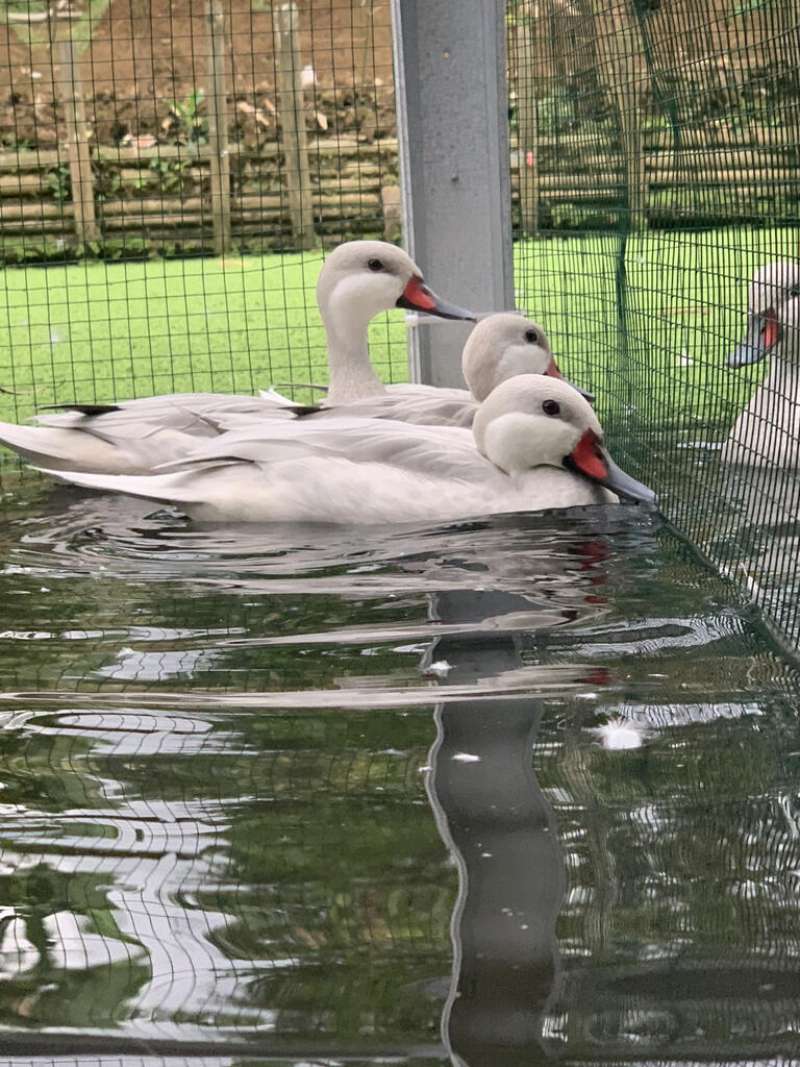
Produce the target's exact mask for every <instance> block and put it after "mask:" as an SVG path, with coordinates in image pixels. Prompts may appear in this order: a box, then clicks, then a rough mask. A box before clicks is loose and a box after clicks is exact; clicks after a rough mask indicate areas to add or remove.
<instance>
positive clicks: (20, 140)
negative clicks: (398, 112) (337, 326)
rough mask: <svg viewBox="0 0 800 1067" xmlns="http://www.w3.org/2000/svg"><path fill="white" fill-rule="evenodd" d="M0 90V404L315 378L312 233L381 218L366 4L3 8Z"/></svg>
mask: <svg viewBox="0 0 800 1067" xmlns="http://www.w3.org/2000/svg"><path fill="white" fill-rule="evenodd" d="M0 93H1V94H2V97H3V100H4V107H3V109H2V113H1V114H0V263H2V265H3V267H4V268H5V269H4V270H3V272H2V276H1V277H2V280H1V281H0V324H1V325H2V330H1V331H0V386H2V387H3V389H4V390H8V392H5V393H4V394H3V395H2V397H0V417H2V418H8V419H12V418H13V419H20V418H22V417H24V416H26V415H28V414H30V413H31V412H32V411H33V410H34V409H35V408H36V407H37V406H41V405H43V404H47V403H54V402H65V401H66V402H69V401H74V400H82V401H85V402H95V401H103V400H113V399H121V398H125V397H132V396H145V395H151V394H153V393H159V392H174V391H182V390H202V389H211V390H218V391H237V390H239V391H246V392H252V391H253V390H254V389H256V388H258V387H260V386H261V387H263V386H266V385H268V384H270V383H271V382H273V383H274V382H290V381H297V382H309V381H319V380H320V379H321V378H322V377H323V373H324V371H325V343H324V335H323V333H322V330H321V327H320V326H319V323H318V317H317V315H316V310H315V304H314V294H313V286H314V282H315V279H316V275H317V272H318V270H319V266H320V263H321V258H322V250H323V248H324V247H329V246H331V245H335V244H337V243H339V242H340V241H342V240H346V239H348V238H352V237H368V236H374V237H384V236H388V237H395V236H397V235H398V233H399V189H398V185H397V150H396V139H395V136H394V134H395V121H394V95H393V79H392V56H391V28H390V18H389V5H388V0H352V2H351V0H308V2H306V3H301V4H296V3H294V2H281V3H275V4H272V5H270V4H267V3H257V2H254V3H250V2H249V0H247V2H244V0H232V2H231V3H227V2H223V0H182V2H180V3H166V2H163V0H153V2H151V0H139V2H136V0H134V2H131V3H119V2H110V3H109V2H105V3H103V2H98V0H91V3H88V4H72V3H65V4H59V5H57V6H56V7H51V6H48V5H47V4H46V3H36V2H31V3H20V4H9V5H7V7H4V11H3V13H2V18H0ZM60 264H63V265H60ZM12 267H14V268H17V269H12ZM43 267H46V268H48V269H47V270H42V269H41V268H43ZM373 358H374V359H375V361H376V364H377V365H378V366H379V368H380V371H381V373H382V374H383V375H384V377H386V378H387V379H392V378H396V377H398V376H400V375H402V374H403V373H404V372H405V353H404V345H403V336H402V331H400V332H399V333H398V331H397V328H395V329H394V330H392V329H390V327H389V326H388V325H387V324H386V323H382V324H378V325H376V326H374V327H373Z"/></svg>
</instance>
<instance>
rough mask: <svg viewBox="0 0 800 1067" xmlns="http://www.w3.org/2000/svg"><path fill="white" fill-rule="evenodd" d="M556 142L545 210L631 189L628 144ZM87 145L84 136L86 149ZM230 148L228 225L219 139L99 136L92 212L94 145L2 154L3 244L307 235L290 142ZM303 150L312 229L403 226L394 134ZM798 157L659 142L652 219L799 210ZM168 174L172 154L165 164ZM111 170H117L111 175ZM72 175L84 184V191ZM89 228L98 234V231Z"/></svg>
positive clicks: (597, 202)
mask: <svg viewBox="0 0 800 1067" xmlns="http://www.w3.org/2000/svg"><path fill="white" fill-rule="evenodd" d="M210 2H211V0H209V3H210ZM215 2H216V0H215ZM557 147H558V142H557V141H555V140H553V139H550V140H544V139H543V140H540V142H539V151H540V161H539V180H538V182H537V196H538V198H539V203H540V205H541V210H542V211H545V212H547V211H550V210H552V209H553V208H554V207H559V206H560V205H565V206H568V205H574V206H575V208H576V211H577V212H578V213H579V214H578V215H577V216H576V215H573V216H571V217H570V222H568V223H567V224H566V225H570V224H571V225H575V220H576V219H577V222H578V224H579V223H580V219H581V218H583V217H585V213H586V212H587V211H589V212H590V211H592V210H593V209H595V208H596V209H598V210H599V211H601V212H606V213H608V212H610V211H613V212H618V211H619V209H620V205H621V204H622V203H623V202H624V200H625V192H626V189H625V181H626V175H625V167H624V161H623V160H622V158H621V156H620V155H619V154H617V155H614V154H613V153H611V152H605V153H602V152H600V150H599V149H600V147H602V146H598V144H597V142H596V141H595V142H593V143H592V144H591V145H590V144H589V143H588V142H587V144H586V145H585V150H584V153H583V154H582V155H579V156H577V158H576V156H575V153H574V152H573V151H572V149H573V147H574V146H573V144H572V142H568V143H567V145H566V148H565V150H564V151H562V152H561V153H560V155H557V154H556V149H557ZM88 148H89V145H88V143H87V144H86V149H87V151H88ZM227 152H228V156H227V162H228V169H229V171H230V180H231V186H230V194H229V196H228V197H227V203H228V210H227V213H226V217H225V221H224V224H223V223H221V220H220V215H219V212H218V211H216V210H215V205H216V204H217V202H218V199H217V198H215V194H214V184H213V182H212V181H211V173H212V166H213V165H214V159H215V158H216V159H219V150H218V148H215V146H214V145H211V144H204V145H157V146H155V147H153V148H149V149H143V148H115V147H113V146H99V147H93V149H92V151H91V154H90V156H88V159H89V162H90V165H91V166H93V167H94V174H93V182H94V188H93V194H94V195H93V196H92V198H91V203H92V207H93V209H94V215H93V216H92V215H91V213H90V212H89V210H87V206H86V205H87V201H86V198H85V197H84V196H82V195H80V194H82V193H83V191H84V190H85V188H86V184H87V183H86V181H85V180H83V179H82V180H81V181H79V182H78V181H77V179H76V178H75V173H76V171H77V169H78V167H80V168H81V169H80V173H81V175H83V174H84V173H85V168H86V158H87V157H84V159H83V161H82V162H80V161H79V162H78V163H75V158H76V157H75V156H72V157H68V156H67V155H66V154H65V153H64V152H59V151H36V150H26V151H23V152H0V240H2V242H3V256H6V255H7V254H8V253H9V249H11V248H12V247H13V242H14V240H17V241H18V243H19V247H18V248H17V251H16V253H14V255H15V256H16V258H20V256H22V258H24V253H25V250H26V248H28V247H30V250H31V255H32V256H36V255H39V254H40V253H39V252H38V250H37V248H36V242H35V237H36V235H37V233H38V234H39V235H40V236H42V238H43V239H44V238H46V239H48V240H50V241H52V240H53V239H56V240H58V241H60V242H61V243H62V244H65V245H66V246H67V249H69V248H72V247H73V246H74V242H75V240H76V239H77V241H78V245H79V246H80V245H81V244H83V243H85V242H86V241H87V240H90V239H91V240H97V241H100V242H103V241H104V240H105V239H110V240H113V241H114V242H117V243H119V241H120V240H123V241H125V240H127V241H129V242H134V241H141V242H143V243H144V244H145V246H146V245H147V244H150V246H151V247H153V248H154V249H158V248H159V247H161V246H162V245H164V246H166V247H169V245H170V234H169V231H170V228H173V229H174V231H175V233H174V236H175V239H176V240H178V241H183V240H184V238H185V236H186V234H187V233H189V232H191V234H192V235H193V236H192V240H193V241H196V242H197V245H198V246H199V247H200V248H202V249H203V250H206V249H208V250H211V249H212V248H215V249H216V250H217V251H218V252H219V250H220V247H224V248H227V247H230V246H231V244H233V243H235V242H236V240H239V239H243V238H244V237H247V239H248V242H249V243H252V242H251V238H252V237H254V236H259V235H260V236H262V237H263V239H264V241H265V242H267V243H268V242H269V241H270V240H272V239H274V240H276V241H280V244H281V247H286V246H287V244H288V246H292V244H293V243H294V247H299V245H298V242H297V239H296V233H297V230H296V227H297V221H296V220H297V215H296V205H293V203H292V201H291V199H290V196H289V190H288V189H287V185H286V152H285V150H284V146H282V145H280V144H277V143H274V142H269V143H267V144H264V145H261V146H259V147H258V148H257V149H256V150H253V149H250V148H246V147H245V146H242V145H229V146H228V147H227ZM307 153H308V155H309V156H313V157H314V161H315V165H314V168H313V171H312V172H311V174H310V182H309V187H308V189H307V191H306V193H305V194H304V195H305V207H304V211H307V212H308V211H310V213H311V220H312V221H311V227H312V230H313V231H314V232H315V233H316V234H318V235H320V236H321V235H323V234H332V233H335V234H336V235H337V237H341V239H345V238H346V237H347V236H350V235H356V234H357V235H359V236H362V235H369V236H375V237H380V236H393V237H395V238H396V237H397V235H398V232H399V220H398V217H397V197H396V187H395V186H394V185H393V184H388V185H387V175H389V177H388V181H389V183H392V182H393V175H394V173H396V166H397V162H396V153H397V143H396V141H394V140H389V139H387V140H384V141H379V142H376V143H372V144H370V143H365V144H360V143H359V142H358V141H357V139H356V138H355V137H351V136H342V137H337V138H328V139H318V138H310V139H309V141H308V144H307ZM796 156H797V149H796V148H794V147H792V148H790V147H788V146H779V145H778V146H776V145H774V144H772V145H769V146H766V147H765V146H762V145H761V144H760V143H758V138H756V144H755V145H753V144H746V143H743V142H740V143H739V144H738V145H737V146H735V147H734V146H730V147H721V146H719V145H714V144H705V145H693V146H692V147H691V148H688V149H685V150H682V151H680V152H673V151H659V152H649V153H647V154H646V157H645V172H646V179H647V193H648V197H649V198H650V199H651V207H650V215H651V218H652V217H658V218H659V219H663V218H664V217H665V213H666V215H667V216H668V214H669V210H670V209H669V205H668V197H667V198H666V199H665V194H669V193H670V192H674V194H675V217H676V219H678V220H679V221H681V222H683V221H685V220H686V219H687V218H688V217H690V216H692V217H695V216H696V217H697V218H702V217H703V216H704V215H706V214H708V215H714V216H715V217H725V216H726V215H728V214H730V215H737V214H738V213H739V211H740V208H741V210H742V211H748V210H750V205H751V204H752V206H753V210H754V211H755V210H757V211H761V212H763V211H765V210H769V205H770V203H772V204H773V205H774V213H775V214H776V215H780V217H783V218H788V217H792V218H795V217H797V216H800V177H799V176H798V171H797V169H796V167H795V160H796ZM156 162H158V163H163V162H167V163H169V164H170V165H174V173H175V174H176V175H177V178H176V185H175V186H173V187H172V188H171V189H165V190H164V192H163V194H159V182H161V181H162V180H163V179H164V174H165V171H164V169H163V168H160V167H154V163H156ZM519 164H520V159H519V152H518V150H517V151H516V152H512V184H513V194H514V197H515V203H516V204H517V205H518V206H520V207H521V206H522V205H523V204H526V203H527V201H526V200H525V199H524V195H525V194H524V193H523V192H522V189H523V186H524V184H525V183H524V182H523V181H521V179H520V174H519V169H520V168H519ZM68 166H69V174H68V177H67V189H66V197H69V186H70V185H71V186H72V188H73V198H72V199H68V198H67V199H64V196H65V191H64V189H63V183H64V172H65V170H66V168H67V167H68ZM149 172H150V173H149ZM172 173H173V169H172V166H171V168H168V171H167V175H168V176H169V175H171V174H172ZM109 177H110V178H111V179H113V180H111V181H109V180H108V179H109ZM76 182H77V190H78V193H79V195H78V196H75V193H74V190H75V188H76V184H75V183H76ZM109 190H113V194H112V192H110V191H109ZM689 191H694V192H696V193H697V204H696V205H695V207H694V208H692V207H691V205H689V204H688V202H687V199H686V196H687V194H688V192H689ZM55 192H57V193H58V196H56V195H54V193H55ZM48 193H50V195H48ZM387 205H388V207H387ZM528 208H529V209H530V205H529V204H528ZM541 217H543V218H546V217H547V216H546V215H544V216H541ZM92 222H93V225H94V231H92V228H91V227H92ZM87 225H88V227H89V228H88V230H87ZM304 225H307V223H304ZM531 227H532V221H531V220H530V217H529V221H528V224H527V225H526V226H525V227H524V228H525V229H527V230H528V232H530V228H531ZM259 230H260V234H259ZM92 232H94V233H95V234H96V237H95V238H90V237H89V236H88V235H89V234H91V233H92ZM221 233H227V234H228V237H227V240H226V242H225V243H224V245H221V243H220V234H221ZM292 234H294V235H295V237H294V242H293V240H292ZM0 258H2V257H0Z"/></svg>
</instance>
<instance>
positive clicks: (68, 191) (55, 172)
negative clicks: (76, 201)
mask: <svg viewBox="0 0 800 1067" xmlns="http://www.w3.org/2000/svg"><path fill="white" fill-rule="evenodd" d="M45 185H46V186H47V190H48V192H49V193H50V195H51V196H52V197H53V199H54V200H57V201H58V202H59V203H60V204H63V203H65V202H66V201H67V200H71V199H72V181H71V179H70V173H69V167H68V166H67V164H66V163H59V165H58V166H57V167H52V168H51V169H50V170H49V171H48V172H47V177H46V178H45Z"/></svg>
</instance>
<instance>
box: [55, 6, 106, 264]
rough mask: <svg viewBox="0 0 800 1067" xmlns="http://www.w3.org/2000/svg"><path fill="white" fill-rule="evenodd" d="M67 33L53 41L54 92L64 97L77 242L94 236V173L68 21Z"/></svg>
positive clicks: (89, 239)
mask: <svg viewBox="0 0 800 1067" xmlns="http://www.w3.org/2000/svg"><path fill="white" fill-rule="evenodd" d="M68 33H69V36H68V37H66V38H64V39H62V40H59V41H56V42H55V43H54V47H53V51H54V53H55V55H54V58H55V62H56V64H57V66H58V68H59V77H58V83H59V84H58V95H59V96H60V98H61V99H62V100H63V101H64V111H65V118H66V127H67V158H68V160H69V176H70V183H71V186H72V206H73V211H74V213H75V234H76V236H77V238H78V241H79V242H80V243H81V244H86V242H87V241H96V240H97V220H96V217H95V210H94V176H93V174H92V157H91V153H90V151H89V138H88V134H87V126H86V107H85V103H84V99H83V86H82V85H81V80H80V73H79V69H78V64H77V63H76V62H75V60H76V58H77V55H76V49H75V44H74V42H73V40H72V25H71V24H70V25H69V27H68Z"/></svg>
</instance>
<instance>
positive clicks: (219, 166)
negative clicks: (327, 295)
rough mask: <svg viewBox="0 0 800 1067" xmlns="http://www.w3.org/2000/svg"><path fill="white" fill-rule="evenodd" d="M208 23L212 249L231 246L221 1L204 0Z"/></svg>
mask: <svg viewBox="0 0 800 1067" xmlns="http://www.w3.org/2000/svg"><path fill="white" fill-rule="evenodd" d="M206 19H207V21H208V63H209V70H208V81H209V86H210V90H211V91H210V92H209V94H208V140H209V145H210V148H211V217H212V219H213V222H214V250H215V251H216V253H217V255H218V256H222V255H224V254H225V253H226V252H228V251H229V250H230V247H231V167H230V154H229V151H228V62H227V60H228V35H227V32H226V30H227V26H226V22H225V6H224V3H223V0H206Z"/></svg>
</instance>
